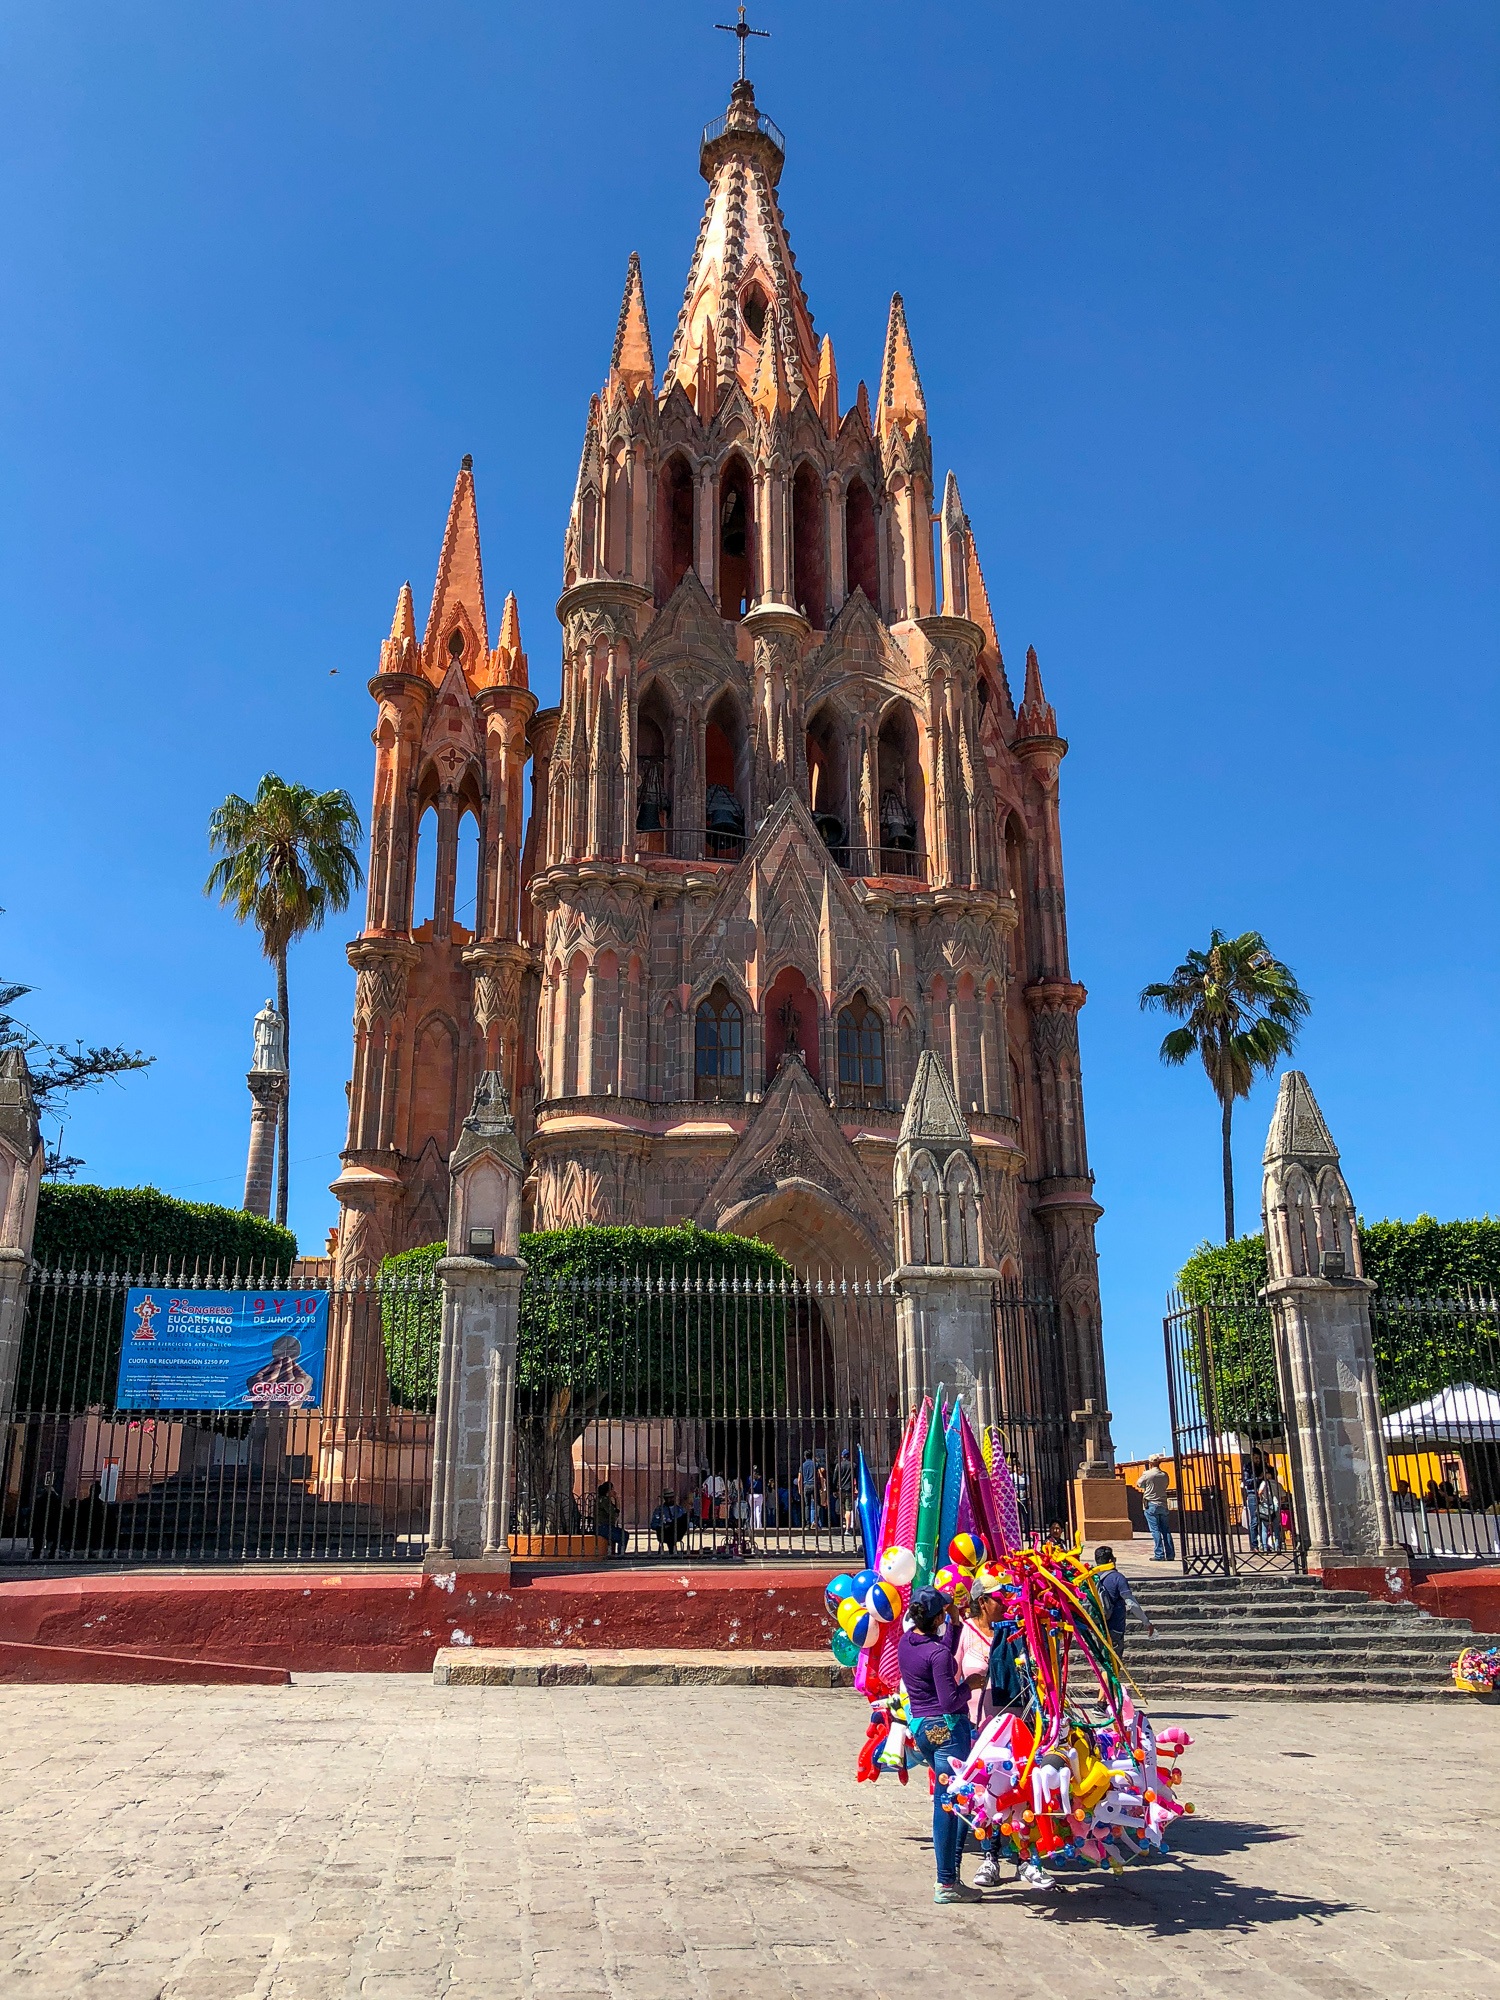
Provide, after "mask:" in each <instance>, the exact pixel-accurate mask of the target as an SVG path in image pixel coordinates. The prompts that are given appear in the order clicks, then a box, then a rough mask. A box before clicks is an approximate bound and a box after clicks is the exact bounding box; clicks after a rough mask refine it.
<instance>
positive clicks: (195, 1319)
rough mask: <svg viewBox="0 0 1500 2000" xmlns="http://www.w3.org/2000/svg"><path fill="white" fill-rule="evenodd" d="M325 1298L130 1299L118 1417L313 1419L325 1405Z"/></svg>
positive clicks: (181, 1295) (132, 1295)
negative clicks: (279, 1415) (259, 1413)
mask: <svg viewBox="0 0 1500 2000" xmlns="http://www.w3.org/2000/svg"><path fill="white" fill-rule="evenodd" d="M327 1346H328V1294H327V1293H326V1292H269V1291H268V1292H197V1291H182V1290H179V1289H176V1288H174V1287H172V1286H169V1285H152V1286H149V1287H139V1286H137V1287H135V1288H133V1289H132V1290H131V1291H129V1292H127V1293H126V1295H125V1338H124V1340H123V1342H122V1343H121V1347H120V1380H119V1386H118V1388H117V1390H116V1394H115V1407H116V1409H120V1410H269V1409H281V1410H308V1409H314V1408H316V1406H317V1405H318V1404H319V1403H321V1402H322V1400H323V1359H324V1354H325V1352H326V1350H327Z"/></svg>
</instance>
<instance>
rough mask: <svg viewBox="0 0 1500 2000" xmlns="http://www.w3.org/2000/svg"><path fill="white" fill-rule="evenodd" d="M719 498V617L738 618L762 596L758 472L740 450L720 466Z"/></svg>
mask: <svg viewBox="0 0 1500 2000" xmlns="http://www.w3.org/2000/svg"><path fill="white" fill-rule="evenodd" d="M715 492H716V496H717V507H716V510H715V516H716V533H717V535H718V574H719V615H720V617H721V618H729V619H739V618H741V617H743V616H744V614H745V612H746V611H747V610H749V608H750V606H751V605H752V604H753V603H754V602H755V600H756V598H757V597H758V596H759V595H760V586H759V583H758V580H757V579H758V574H759V571H758V560H759V550H758V546H757V542H756V532H755V530H756V522H755V472H754V468H753V467H752V466H751V464H750V461H749V460H748V459H747V458H746V456H745V454H744V452H743V451H741V450H738V449H736V450H732V451H730V452H729V453H727V454H726V456H725V458H724V459H723V461H722V463H721V465H720V467H719V477H718V480H717V483H716V486H715Z"/></svg>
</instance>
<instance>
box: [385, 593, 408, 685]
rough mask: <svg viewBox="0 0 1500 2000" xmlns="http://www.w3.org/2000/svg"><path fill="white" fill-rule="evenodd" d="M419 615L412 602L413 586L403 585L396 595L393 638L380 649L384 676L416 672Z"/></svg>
mask: <svg viewBox="0 0 1500 2000" xmlns="http://www.w3.org/2000/svg"><path fill="white" fill-rule="evenodd" d="M416 651H417V615H416V611H415V609H414V608H413V605H412V601H411V585H410V584H409V583H403V584H402V586H401V588H400V590H399V591H398V592H397V594H396V615H395V617H394V618H392V620H391V636H390V637H389V639H387V640H386V642H385V644H384V645H383V646H382V647H381V649H380V671H381V672H382V673H383V674H409V673H414V672H415V671H416Z"/></svg>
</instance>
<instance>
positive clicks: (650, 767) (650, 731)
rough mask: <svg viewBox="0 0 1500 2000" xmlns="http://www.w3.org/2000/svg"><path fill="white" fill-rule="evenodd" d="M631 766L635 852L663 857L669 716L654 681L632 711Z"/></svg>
mask: <svg viewBox="0 0 1500 2000" xmlns="http://www.w3.org/2000/svg"><path fill="white" fill-rule="evenodd" d="M635 767H636V786H635V845H636V851H637V853H640V854H665V853H666V852H667V851H668V848H669V846H670V844H671V842H670V835H671V827H672V798H673V771H672V716H671V711H670V710H669V709H668V707H667V703H666V699H665V697H664V696H663V694H662V691H661V686H660V684H659V683H658V682H656V681H653V682H652V683H651V685H650V687H649V688H647V690H646V692H645V694H643V695H642V697H641V705H640V708H639V709H638V710H637V712H636V725H635Z"/></svg>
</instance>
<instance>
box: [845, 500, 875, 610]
mask: <svg viewBox="0 0 1500 2000" xmlns="http://www.w3.org/2000/svg"><path fill="white" fill-rule="evenodd" d="M844 551H845V562H846V565H847V570H848V577H849V589H850V591H851V592H852V591H853V590H854V588H855V586H856V585H857V586H858V587H859V589H861V590H862V591H863V592H864V594H865V596H866V597H868V598H869V600H870V602H871V604H872V605H874V607H875V609H876V610H877V611H878V610H879V609H880V563H879V560H878V558H877V554H876V546H875V503H874V501H873V500H872V499H871V498H870V489H869V487H868V486H866V484H865V482H864V481H863V480H862V479H861V478H860V476H859V474H858V473H856V474H855V475H854V477H853V478H852V479H851V480H850V481H849V484H848V486H847V488H846V489H845V492H844Z"/></svg>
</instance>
